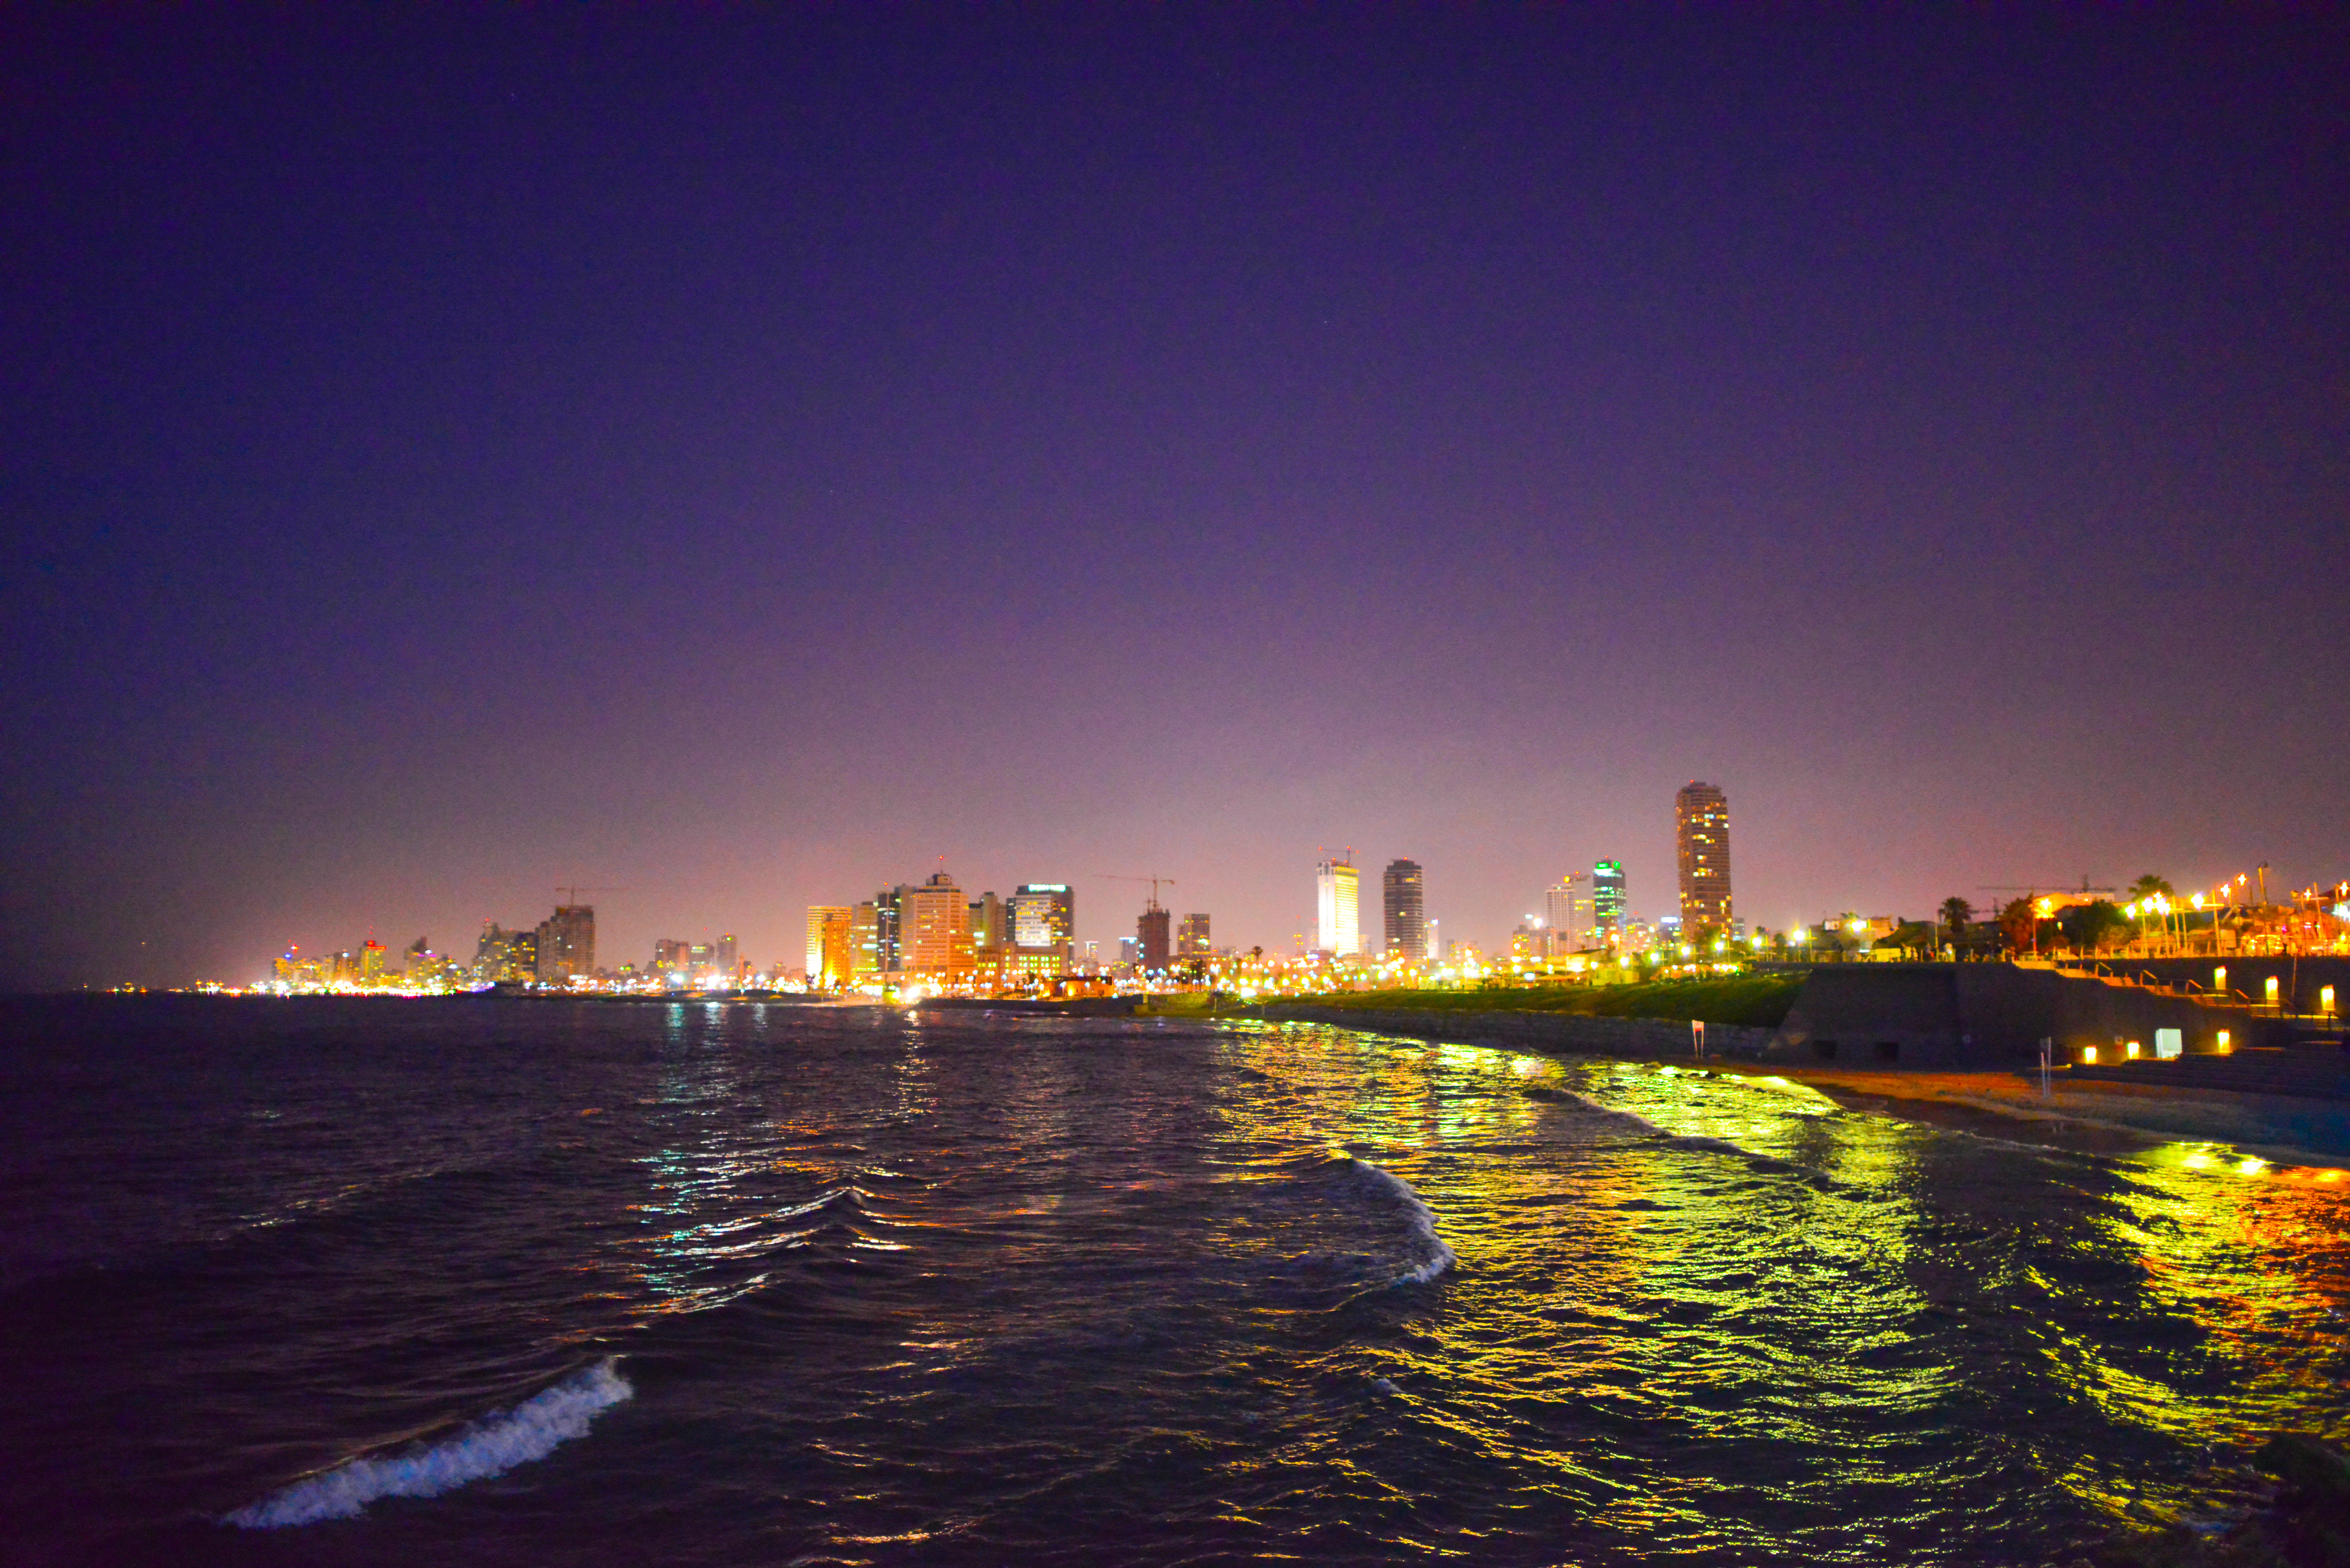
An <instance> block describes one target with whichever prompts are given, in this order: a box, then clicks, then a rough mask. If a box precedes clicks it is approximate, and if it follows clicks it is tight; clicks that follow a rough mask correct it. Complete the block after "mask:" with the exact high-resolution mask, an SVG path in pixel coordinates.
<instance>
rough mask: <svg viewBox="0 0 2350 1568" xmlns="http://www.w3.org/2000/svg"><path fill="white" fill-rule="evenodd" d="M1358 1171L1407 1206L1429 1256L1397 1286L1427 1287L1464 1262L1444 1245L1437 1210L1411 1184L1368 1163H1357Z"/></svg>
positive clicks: (1417, 1237)
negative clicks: (1458, 1263) (1437, 1228)
mask: <svg viewBox="0 0 2350 1568" xmlns="http://www.w3.org/2000/svg"><path fill="white" fill-rule="evenodd" d="M1355 1168H1356V1169H1357V1170H1359V1171H1361V1172H1362V1173H1363V1175H1364V1176H1365V1177H1367V1179H1369V1180H1370V1182H1371V1185H1373V1186H1374V1187H1377V1188H1378V1189H1380V1190H1382V1191H1384V1192H1386V1193H1387V1194H1388V1196H1390V1197H1392V1198H1393V1199H1396V1201H1397V1202H1399V1203H1400V1204H1402V1205H1403V1209H1404V1212H1405V1213H1407V1214H1409V1215H1410V1216H1411V1231H1412V1236H1413V1238H1414V1239H1415V1240H1417V1241H1419V1244H1420V1249H1421V1251H1423V1252H1424V1253H1426V1258H1425V1260H1424V1261H1423V1262H1421V1263H1420V1264H1419V1267H1417V1268H1414V1269H1409V1270H1407V1271H1405V1272H1403V1273H1402V1274H1400V1275H1399V1276H1397V1279H1396V1283H1398V1284H1404V1283H1407V1282H1408V1283H1410V1284H1415V1285H1424V1284H1426V1283H1427V1282H1429V1281H1430V1280H1432V1279H1434V1278H1436V1276H1437V1275H1439V1274H1440V1273H1442V1272H1444V1271H1445V1270H1447V1269H1449V1268H1451V1267H1452V1265H1453V1264H1454V1263H1456V1262H1460V1259H1459V1258H1457V1257H1456V1256H1454V1254H1453V1251H1452V1249H1451V1248H1450V1247H1448V1246H1446V1245H1445V1244H1444V1238H1442V1237H1441V1236H1439V1235H1438V1234H1437V1233H1436V1210H1433V1209H1430V1207H1429V1206H1428V1205H1427V1204H1426V1203H1423V1202H1421V1201H1420V1197H1419V1193H1417V1192H1415V1191H1413V1190H1412V1187H1411V1183H1409V1182H1408V1181H1406V1180H1404V1179H1402V1178H1401V1177H1399V1176H1397V1175H1395V1174H1393V1173H1392V1172H1390V1171H1385V1170H1381V1169H1380V1168H1378V1166H1376V1165H1373V1164H1372V1163H1371V1162H1370V1161H1369V1160H1367V1159H1357V1160H1356V1161H1355Z"/></svg>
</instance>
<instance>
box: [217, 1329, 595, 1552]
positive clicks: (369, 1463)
mask: <svg viewBox="0 0 2350 1568" xmlns="http://www.w3.org/2000/svg"><path fill="white" fill-rule="evenodd" d="M635 1392H636V1390H635V1389H634V1388H631V1387H630V1386H629V1380H628V1379H627V1378H625V1377H623V1376H620V1374H619V1368H618V1366H617V1365H616V1358H613V1357H609V1356H608V1357H606V1358H605V1359H604V1360H602V1361H600V1362H598V1363H597V1364H596V1365H595V1366H590V1367H587V1368H586V1369H585V1370H583V1371H580V1372H578V1373H576V1374H574V1375H573V1376H569V1377H567V1378H565V1379H564V1380H563V1381H562V1382H560V1383H557V1384H555V1385H553V1386H549V1387H546V1388H543V1389H541V1390H540V1391H539V1392H538V1393H536V1394H534V1395H533V1396H531V1397H529V1398H527V1399H525V1400H524V1401H523V1402H522V1403H521V1404H519V1405H517V1406H515V1407H514V1408H513V1409H511V1410H503V1411H498V1412H495V1413H494V1414H492V1415H489V1416H486V1417H483V1418H482V1419H481V1420H479V1421H476V1422H474V1423H473V1425H471V1426H469V1427H467V1428H465V1429H464V1430H463V1432H460V1433H458V1434H457V1435H456V1436H454V1437H452V1438H449V1439H448V1440H447V1441H446V1442H442V1443H436V1444H434V1445H433V1446H432V1448H429V1449H419V1450H417V1451H416V1452H414V1453H409V1454H401V1455H398V1456H396V1457H394V1458H390V1459H353V1460H352V1461H351V1462H350V1463H348V1464H347V1465H338V1466H337V1467H336V1468H335V1469H331V1470H326V1471H322V1472H321V1473H319V1474H317V1475H314V1476H308V1477H306V1478H304V1479H303V1480H298V1481H296V1482H295V1483H294V1484H293V1485H292V1486H289V1487H287V1488H286V1490H283V1491H280V1492H277V1493H276V1494H275V1495H273V1496H270V1497H266V1498H264V1499H262V1500H261V1501H259V1502H256V1503H254V1504H253V1505H252V1506H250V1507H248V1508H241V1509H238V1510H237V1511H235V1512H234V1513H232V1514H230V1515H229V1516H228V1518H227V1519H226V1520H225V1521H223V1522H224V1523H228V1524H234V1525H237V1526H239V1527H240V1528H242V1529H245V1530H276V1529H278V1528H280V1527H281V1526H284V1525H288V1524H315V1523H317V1521H320V1520H322V1519H350V1518H353V1517H355V1516H356V1515H358V1514H359V1512H360V1511H362V1510H364V1509H365V1508H366V1507H367V1505H368V1504H369V1503H371V1502H373V1501H376V1500H377V1499H378V1498H385V1497H438V1496H440V1495H441V1494H442V1492H444V1491H454V1490H456V1489H457V1488H459V1487H461V1486H463V1485H465V1484H466V1483H467V1482H468V1481H477V1480H488V1479H489V1478H490V1477H492V1476H498V1475H504V1473H505V1472H506V1471H508V1470H510V1469H514V1468H515V1466H516V1465H526V1464H528V1463H530V1462H531V1461H532V1460H534V1459H545V1458H546V1456H547V1455H549V1454H551V1453H553V1452H554V1451H555V1450H556V1448H557V1447H558V1446H559V1445H561V1444H563V1443H566V1442H568V1441H570V1440H571V1439H572V1438H577V1437H582V1436H585V1435H586V1433H587V1423H588V1422H590V1421H592V1420H594V1419H595V1418H596V1417H597V1416H598V1415H599V1414H601V1413H602V1412H603V1411H604V1410H606V1409H608V1408H609V1407H612V1406H614V1405H617V1404H619V1402H620V1401H621V1400H623V1399H626V1398H628V1397H629V1396H630V1395H632V1394H634V1393H635Z"/></svg>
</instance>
